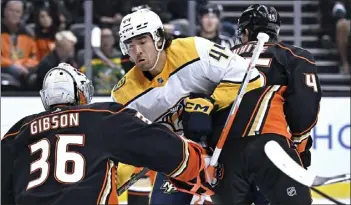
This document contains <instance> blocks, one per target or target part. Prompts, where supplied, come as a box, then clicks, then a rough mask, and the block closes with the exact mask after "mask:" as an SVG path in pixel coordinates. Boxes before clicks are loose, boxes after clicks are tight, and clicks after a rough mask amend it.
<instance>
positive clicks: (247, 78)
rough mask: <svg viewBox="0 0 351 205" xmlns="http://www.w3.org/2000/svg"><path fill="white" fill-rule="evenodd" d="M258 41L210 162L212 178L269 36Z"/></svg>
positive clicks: (263, 34)
mask: <svg viewBox="0 0 351 205" xmlns="http://www.w3.org/2000/svg"><path fill="white" fill-rule="evenodd" d="M257 39H258V41H257V45H256V47H255V50H254V51H253V54H252V57H251V61H250V63H249V66H248V68H247V71H246V73H245V76H244V79H243V83H242V84H241V86H240V88H239V93H238V96H237V97H236V99H235V101H234V103H233V105H232V107H231V109H230V113H229V115H228V117H227V120H226V122H225V125H224V128H223V130H222V133H221V135H220V137H219V140H218V142H217V145H216V148H215V150H214V152H213V155H212V157H211V161H210V165H209V174H211V176H213V175H212V174H213V173H214V166H215V165H216V164H217V161H218V158H219V155H220V154H221V151H222V148H223V146H224V143H225V141H226V140H227V137H228V133H229V130H230V128H231V126H232V124H233V121H234V117H235V115H236V112H237V110H238V108H239V105H240V103H241V100H242V98H243V96H244V94H245V90H246V87H247V85H248V83H249V81H250V78H251V74H252V71H253V68H254V67H255V65H256V61H257V59H258V57H259V56H260V54H261V52H262V50H263V46H264V43H266V42H267V41H268V39H269V36H268V35H267V34H265V33H259V34H258V35H257Z"/></svg>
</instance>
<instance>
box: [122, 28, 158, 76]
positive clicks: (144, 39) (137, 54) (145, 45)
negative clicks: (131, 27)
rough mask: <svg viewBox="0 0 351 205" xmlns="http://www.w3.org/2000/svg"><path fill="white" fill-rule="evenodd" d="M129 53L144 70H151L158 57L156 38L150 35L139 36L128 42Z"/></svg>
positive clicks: (137, 65)
mask: <svg viewBox="0 0 351 205" xmlns="http://www.w3.org/2000/svg"><path fill="white" fill-rule="evenodd" d="M126 44H127V48H128V53H129V56H130V58H131V60H132V61H133V62H134V63H135V65H136V67H138V68H140V69H141V70H143V71H148V70H150V69H151V68H152V67H153V66H154V64H155V62H156V58H157V51H156V48H155V44H154V40H153V39H152V38H151V36H150V35H148V34H145V35H142V36H138V37H135V38H133V39H132V40H130V41H129V42H127V43H126Z"/></svg>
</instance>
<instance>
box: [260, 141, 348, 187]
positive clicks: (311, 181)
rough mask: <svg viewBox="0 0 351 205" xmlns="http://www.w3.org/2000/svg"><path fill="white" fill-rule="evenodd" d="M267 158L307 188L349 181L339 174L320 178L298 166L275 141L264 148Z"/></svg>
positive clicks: (344, 175) (345, 176)
mask: <svg viewBox="0 0 351 205" xmlns="http://www.w3.org/2000/svg"><path fill="white" fill-rule="evenodd" d="M264 151H265V153H266V155H267V157H268V158H269V159H270V160H271V161H272V162H273V164H274V165H275V166H276V167H278V168H279V169H280V170H281V171H282V172H284V173H285V174H286V175H288V176H289V177H291V178H292V179H294V180H295V181H297V182H299V183H300V184H303V185H305V186H308V187H317V186H322V185H327V184H335V183H339V182H343V181H349V180H350V174H341V175H336V176H332V177H321V176H317V175H316V174H314V173H312V172H311V171H309V170H306V169H304V168H303V167H301V166H300V165H298V164H297V163H296V162H295V161H294V160H293V159H291V157H290V156H289V155H288V154H287V153H286V152H285V151H284V150H283V148H282V147H281V146H280V145H279V144H278V143H277V142H275V141H272V140H271V141H269V142H267V143H266V145H265V146H264Z"/></svg>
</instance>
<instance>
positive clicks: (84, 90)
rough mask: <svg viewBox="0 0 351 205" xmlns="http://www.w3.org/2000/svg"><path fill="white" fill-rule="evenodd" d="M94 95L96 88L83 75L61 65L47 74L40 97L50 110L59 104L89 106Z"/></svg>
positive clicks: (68, 66)
mask: <svg viewBox="0 0 351 205" xmlns="http://www.w3.org/2000/svg"><path fill="white" fill-rule="evenodd" d="M93 93H94V87H93V85H92V83H91V82H90V80H89V79H88V78H87V77H86V76H85V75H84V74H83V73H81V72H79V71H78V70H77V69H75V68H73V67H72V66H71V65H69V64H67V63H60V64H59V65H58V66H57V67H54V68H52V69H51V70H49V71H48V72H47V73H46V75H45V78H44V81H43V88H42V90H40V97H41V100H42V103H43V106H44V108H45V110H49V109H50V108H51V107H52V106H54V105H59V104H70V105H84V104H89V103H90V101H91V99H92V96H93Z"/></svg>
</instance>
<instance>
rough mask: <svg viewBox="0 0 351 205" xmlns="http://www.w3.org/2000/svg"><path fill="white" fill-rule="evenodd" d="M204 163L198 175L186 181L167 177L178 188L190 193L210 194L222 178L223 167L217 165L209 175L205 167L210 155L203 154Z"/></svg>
mask: <svg viewBox="0 0 351 205" xmlns="http://www.w3.org/2000/svg"><path fill="white" fill-rule="evenodd" d="M204 158H205V164H204V165H203V166H204V167H203V169H202V170H201V172H200V173H199V175H198V176H197V177H196V178H194V179H192V180H190V181H188V182H183V181H179V180H176V179H174V178H169V179H170V181H171V182H172V184H173V185H174V186H175V187H176V188H177V189H178V190H179V191H182V192H185V193H189V194H192V195H203V194H206V195H207V196H211V195H213V194H214V192H213V188H214V187H215V186H216V185H217V184H218V181H219V180H221V179H223V174H224V169H223V166H222V165H217V166H216V168H215V173H214V176H209V173H208V171H207V167H208V165H209V163H210V157H209V156H208V155H204Z"/></svg>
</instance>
